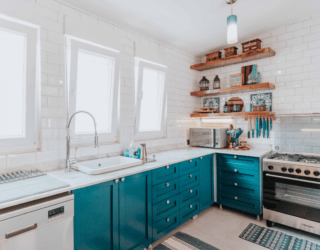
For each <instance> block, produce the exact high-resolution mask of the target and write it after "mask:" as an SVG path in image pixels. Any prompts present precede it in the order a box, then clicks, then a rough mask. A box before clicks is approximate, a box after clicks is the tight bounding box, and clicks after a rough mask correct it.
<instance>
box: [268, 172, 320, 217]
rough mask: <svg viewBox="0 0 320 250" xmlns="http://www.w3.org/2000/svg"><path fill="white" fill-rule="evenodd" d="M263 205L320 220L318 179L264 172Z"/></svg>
mask: <svg viewBox="0 0 320 250" xmlns="http://www.w3.org/2000/svg"><path fill="white" fill-rule="evenodd" d="M263 206H264V208H266V209H269V210H272V211H277V212H280V213H284V214H288V215H292V216H296V217H300V218H304V219H308V220H312V221H316V222H320V181H319V180H317V179H312V178H307V177H300V176H294V175H287V174H280V173H272V172H264V173H263Z"/></svg>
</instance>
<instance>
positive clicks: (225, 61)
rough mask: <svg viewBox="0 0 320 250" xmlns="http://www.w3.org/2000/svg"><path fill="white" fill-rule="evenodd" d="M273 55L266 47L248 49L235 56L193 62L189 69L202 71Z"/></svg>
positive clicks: (274, 53)
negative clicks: (197, 62)
mask: <svg viewBox="0 0 320 250" xmlns="http://www.w3.org/2000/svg"><path fill="white" fill-rule="evenodd" d="M275 55H276V52H274V51H273V50H272V49H271V48H269V47H268V48H264V49H257V50H250V51H247V52H244V53H241V54H240V55H235V56H230V57H226V58H221V59H217V60H214V61H209V62H205V63H199V64H195V65H192V66H190V69H194V70H198V71H202V70H206V69H212V68H219V67H223V66H228V65H231V64H236V63H243V62H247V61H252V60H257V59H262V58H266V57H271V56H275Z"/></svg>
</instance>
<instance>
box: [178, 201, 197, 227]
mask: <svg viewBox="0 0 320 250" xmlns="http://www.w3.org/2000/svg"><path fill="white" fill-rule="evenodd" d="M199 211H200V208H199V200H196V201H194V202H190V203H189V204H188V205H186V206H185V207H183V208H181V209H180V223H181V224H183V223H185V222H186V221H188V220H190V219H191V218H192V217H193V216H195V215H197V214H198V213H199Z"/></svg>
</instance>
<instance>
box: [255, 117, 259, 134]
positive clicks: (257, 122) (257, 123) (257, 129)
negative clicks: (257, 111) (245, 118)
mask: <svg viewBox="0 0 320 250" xmlns="http://www.w3.org/2000/svg"><path fill="white" fill-rule="evenodd" d="M258 119H259V117H257V118H256V138H259V120H258Z"/></svg>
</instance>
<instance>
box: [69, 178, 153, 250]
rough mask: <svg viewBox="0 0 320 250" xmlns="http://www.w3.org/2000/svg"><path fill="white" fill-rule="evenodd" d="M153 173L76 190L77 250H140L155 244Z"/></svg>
mask: <svg viewBox="0 0 320 250" xmlns="http://www.w3.org/2000/svg"><path fill="white" fill-rule="evenodd" d="M151 190H152V189H151V172H143V173H139V174H136V175H132V176H128V177H125V178H121V179H120V180H113V181H108V182H105V183H102V184H97V185H94V186H90V187H86V188H81V189H77V190H74V191H73V194H74V196H75V216H74V244H75V248H74V249H75V250H119V249H120V250H129V249H130V250H131V249H132V250H133V249H134V250H138V249H144V248H145V247H147V246H149V245H150V244H151V243H152V200H151V198H152V196H151Z"/></svg>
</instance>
